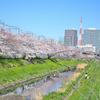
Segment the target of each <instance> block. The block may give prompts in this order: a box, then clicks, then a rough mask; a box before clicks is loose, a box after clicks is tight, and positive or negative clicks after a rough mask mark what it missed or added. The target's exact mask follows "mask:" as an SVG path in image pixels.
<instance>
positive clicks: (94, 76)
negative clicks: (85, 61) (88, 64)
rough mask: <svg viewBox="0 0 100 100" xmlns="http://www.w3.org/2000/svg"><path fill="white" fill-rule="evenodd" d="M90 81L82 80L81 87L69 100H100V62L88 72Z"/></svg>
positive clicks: (95, 63)
mask: <svg viewBox="0 0 100 100" xmlns="http://www.w3.org/2000/svg"><path fill="white" fill-rule="evenodd" d="M87 73H88V76H89V79H85V78H84V77H83V78H82V79H81V81H80V82H81V85H80V87H79V88H77V89H75V90H74V92H73V93H72V95H71V96H70V97H69V99H68V100H73V99H74V100H99V99H100V62H94V64H93V67H92V68H91V69H90V70H89V71H88V72H87Z"/></svg>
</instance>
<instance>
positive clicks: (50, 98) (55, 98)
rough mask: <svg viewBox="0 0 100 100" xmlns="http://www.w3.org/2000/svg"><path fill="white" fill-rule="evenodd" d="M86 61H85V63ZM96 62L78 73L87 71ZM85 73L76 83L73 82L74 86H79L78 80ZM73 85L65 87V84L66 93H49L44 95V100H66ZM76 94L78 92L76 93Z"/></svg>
mask: <svg viewBox="0 0 100 100" xmlns="http://www.w3.org/2000/svg"><path fill="white" fill-rule="evenodd" d="M85 62H86V61H84V63H85ZM93 63H94V62H93V61H91V62H90V63H89V64H88V65H87V67H85V69H81V70H78V72H82V71H83V70H85V71H87V69H88V68H89V67H90V66H91V65H92V64H93ZM85 71H84V72H82V74H81V75H80V76H79V77H78V78H77V79H76V80H75V81H71V82H72V84H75V85H76V86H77V83H78V80H79V79H80V78H81V77H82V76H83V75H84V73H85ZM72 84H69V85H67V86H66V85H65V84H63V86H62V87H61V88H64V87H65V88H66V90H65V92H56V91H54V92H52V93H49V94H48V95H44V96H43V100H64V99H65V98H66V96H67V95H68V94H69V92H70V91H71V90H72V89H73V86H72ZM75 93H76V92H75ZM71 100H81V99H78V97H77V99H74V97H73V98H72V99H71Z"/></svg>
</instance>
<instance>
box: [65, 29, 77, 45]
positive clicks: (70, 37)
mask: <svg viewBox="0 0 100 100" xmlns="http://www.w3.org/2000/svg"><path fill="white" fill-rule="evenodd" d="M64 44H65V45H66V46H77V30H75V29H72V30H65V36H64Z"/></svg>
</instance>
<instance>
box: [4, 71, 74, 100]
mask: <svg viewBox="0 0 100 100" xmlns="http://www.w3.org/2000/svg"><path fill="white" fill-rule="evenodd" d="M74 72H75V69H73V70H70V71H65V72H62V73H58V74H54V75H52V76H50V77H46V78H43V79H41V80H39V81H37V82H34V83H31V84H29V85H24V86H22V87H18V88H17V89H16V90H14V91H13V92H10V93H7V94H5V95H2V97H3V96H6V95H10V94H19V95H22V96H26V100H31V99H32V100H36V98H38V97H39V96H40V95H47V94H48V93H51V92H53V91H55V90H56V89H58V88H60V87H62V84H63V83H64V82H66V81H67V80H68V78H70V77H71V76H72V75H73V73H74Z"/></svg>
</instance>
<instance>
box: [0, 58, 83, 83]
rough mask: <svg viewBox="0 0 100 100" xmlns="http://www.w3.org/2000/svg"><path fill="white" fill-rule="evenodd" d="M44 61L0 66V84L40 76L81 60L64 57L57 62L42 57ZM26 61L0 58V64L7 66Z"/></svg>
mask: <svg viewBox="0 0 100 100" xmlns="http://www.w3.org/2000/svg"><path fill="white" fill-rule="evenodd" d="M37 60H38V59H35V62H37ZM43 60H44V61H45V62H46V63H43V64H39V63H35V64H30V65H24V66H20V67H12V68H9V67H3V68H0V85H11V84H12V83H15V82H20V81H21V80H26V79H29V78H32V77H35V76H41V75H43V74H46V73H49V72H52V71H54V70H59V69H64V68H66V67H68V66H74V65H77V64H78V63H81V62H83V61H72V60H70V61H67V60H65V59H63V60H60V59H59V62H57V63H54V62H52V61H51V60H49V59H43ZM22 62H26V61H25V60H23V59H19V60H18V59H17V60H14V59H5V60H0V64H2V65H4V66H7V63H11V64H13V63H17V64H19V63H22Z"/></svg>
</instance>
